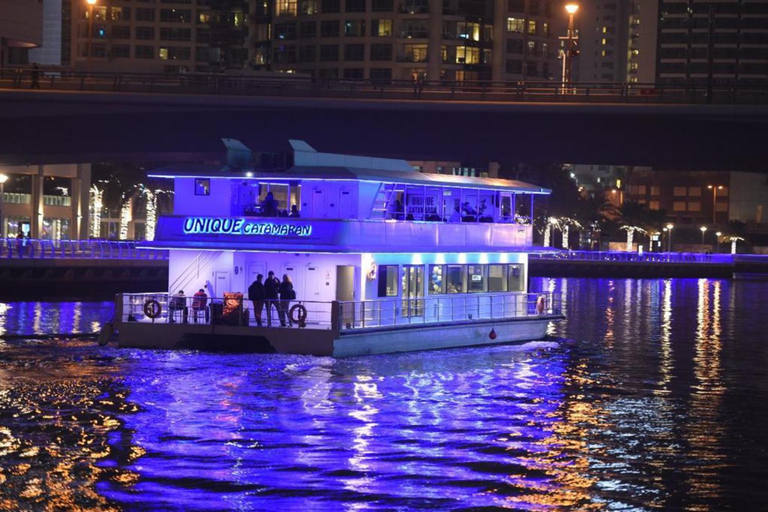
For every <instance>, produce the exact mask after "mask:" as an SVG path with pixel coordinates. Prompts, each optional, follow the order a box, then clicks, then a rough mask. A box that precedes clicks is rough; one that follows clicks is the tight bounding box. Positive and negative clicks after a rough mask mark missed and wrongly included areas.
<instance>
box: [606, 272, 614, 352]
mask: <svg viewBox="0 0 768 512" xmlns="http://www.w3.org/2000/svg"><path fill="white" fill-rule="evenodd" d="M615 292H616V283H614V281H613V280H610V281H608V299H607V301H608V305H607V306H606V308H605V341H606V347H607V348H609V349H612V348H613V342H614V341H615V338H616V333H615V332H614V330H613V329H614V324H615V323H616V318H615V317H616V311H615V306H614V304H613V302H614V300H615V295H614V293H615Z"/></svg>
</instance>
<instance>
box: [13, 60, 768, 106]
mask: <svg viewBox="0 0 768 512" xmlns="http://www.w3.org/2000/svg"><path fill="white" fill-rule="evenodd" d="M32 73H33V71H32V70H31V69H29V68H16V69H5V70H1V71H0V88H6V89H29V88H30V87H32V76H33V75H32ZM37 73H38V84H37V85H38V86H39V87H40V88H42V89H48V90H62V91H70V90H82V91H100V92H145V93H173V94H179V93H184V94H212V95H220V94H222V92H223V93H225V94H230V95H242V96H295V97H343V98H363V99H364V98H369V99H374V98H375V99H379V98H383V99H434V100H440V101H456V100H458V101H466V100H480V101H509V102H520V101H551V102H558V103H562V102H574V101H578V102H590V103H616V102H620V103H626V102H630V103H714V104H764V103H768V87H765V86H763V85H751V84H744V83H743V82H742V83H734V82H732V81H727V80H715V81H712V82H711V83H708V84H702V83H693V82H686V81H680V82H674V83H660V84H656V83H633V84H627V83H590V82H583V83H571V84H563V83H561V82H554V81H541V82H531V81H490V80H488V81H481V80H474V81H448V80H424V81H418V82H415V81H413V80H321V79H311V78H309V77H308V76H306V75H304V76H302V75H289V74H285V75H284V76H279V77H278V76H254V75H230V74H204V73H180V74H153V73H117V72H82V71H74V70H69V69H60V68H47V69H40V70H38V71H37Z"/></svg>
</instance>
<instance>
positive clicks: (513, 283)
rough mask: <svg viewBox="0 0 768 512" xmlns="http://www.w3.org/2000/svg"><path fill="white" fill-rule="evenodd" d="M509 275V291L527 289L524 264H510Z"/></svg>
mask: <svg viewBox="0 0 768 512" xmlns="http://www.w3.org/2000/svg"><path fill="white" fill-rule="evenodd" d="M507 275H508V277H509V279H508V281H509V286H508V287H507V291H510V292H521V291H523V290H524V289H525V282H524V277H525V276H524V274H523V266H522V265H517V264H515V265H509V266H508V271H507Z"/></svg>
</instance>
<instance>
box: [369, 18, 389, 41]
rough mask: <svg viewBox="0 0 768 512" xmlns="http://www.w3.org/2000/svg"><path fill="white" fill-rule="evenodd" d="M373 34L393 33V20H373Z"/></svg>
mask: <svg viewBox="0 0 768 512" xmlns="http://www.w3.org/2000/svg"><path fill="white" fill-rule="evenodd" d="M371 35H372V36H373V37H389V36H391V35H392V20H372V21H371Z"/></svg>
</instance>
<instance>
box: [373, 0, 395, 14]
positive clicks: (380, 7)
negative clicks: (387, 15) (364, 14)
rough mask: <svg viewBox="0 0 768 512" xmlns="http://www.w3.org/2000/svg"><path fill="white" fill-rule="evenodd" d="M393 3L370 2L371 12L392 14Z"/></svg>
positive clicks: (382, 0) (374, 0)
mask: <svg viewBox="0 0 768 512" xmlns="http://www.w3.org/2000/svg"><path fill="white" fill-rule="evenodd" d="M394 5H395V2H394V1H393V0H371V11H373V12H392V10H393V9H394Z"/></svg>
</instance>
